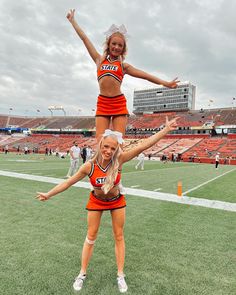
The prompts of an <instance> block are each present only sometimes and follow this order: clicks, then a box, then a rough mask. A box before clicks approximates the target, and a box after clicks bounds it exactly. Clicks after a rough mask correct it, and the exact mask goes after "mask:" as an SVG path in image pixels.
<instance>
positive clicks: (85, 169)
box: [36, 162, 91, 201]
mask: <svg viewBox="0 0 236 295" xmlns="http://www.w3.org/2000/svg"><path fill="white" fill-rule="evenodd" d="M90 170H91V163H90V162H87V163H85V164H84V165H82V166H81V167H80V168H79V170H78V171H77V173H76V174H75V175H73V176H72V177H70V178H69V179H67V180H66V181H64V182H62V183H59V184H58V185H56V186H55V187H54V188H52V189H51V190H50V191H49V192H47V193H42V192H37V196H36V199H38V200H39V201H47V200H48V199H50V198H51V197H53V196H55V195H57V194H59V193H61V192H64V191H65V190H67V189H68V188H69V187H70V186H72V185H73V184H75V183H76V182H78V181H80V180H82V179H83V178H84V177H85V176H87V175H88V174H89V172H90Z"/></svg>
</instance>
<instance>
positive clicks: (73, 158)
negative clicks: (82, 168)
mask: <svg viewBox="0 0 236 295" xmlns="http://www.w3.org/2000/svg"><path fill="white" fill-rule="evenodd" d="M79 157H80V148H79V147H78V143H77V142H76V141H74V145H73V146H72V147H71V148H70V168H69V170H68V173H67V175H66V177H68V178H69V177H71V176H72V175H74V174H75V173H76V172H77V170H78V168H79Z"/></svg>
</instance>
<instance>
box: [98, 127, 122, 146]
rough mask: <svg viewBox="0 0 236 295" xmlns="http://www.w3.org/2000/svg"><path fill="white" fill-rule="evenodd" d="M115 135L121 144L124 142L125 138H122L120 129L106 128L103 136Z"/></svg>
mask: <svg viewBox="0 0 236 295" xmlns="http://www.w3.org/2000/svg"><path fill="white" fill-rule="evenodd" d="M110 135H114V136H115V137H116V138H117V141H118V143H119V144H122V143H123V142H124V139H123V138H122V133H121V132H119V131H113V130H111V129H106V130H105V132H104V133H103V135H102V136H103V137H106V136H110Z"/></svg>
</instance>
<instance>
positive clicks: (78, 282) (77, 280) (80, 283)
mask: <svg viewBox="0 0 236 295" xmlns="http://www.w3.org/2000/svg"><path fill="white" fill-rule="evenodd" d="M85 279H86V275H85V274H84V275H81V274H79V275H78V276H77V277H76V278H75V282H74V284H73V288H74V290H75V291H80V290H81V289H82V287H83V283H84V281H85Z"/></svg>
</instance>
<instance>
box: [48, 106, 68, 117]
mask: <svg viewBox="0 0 236 295" xmlns="http://www.w3.org/2000/svg"><path fill="white" fill-rule="evenodd" d="M48 110H49V111H50V112H51V115H52V116H53V111H63V113H64V116H66V111H65V110H64V108H63V106H49V107H48Z"/></svg>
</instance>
